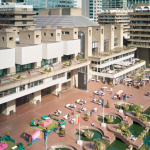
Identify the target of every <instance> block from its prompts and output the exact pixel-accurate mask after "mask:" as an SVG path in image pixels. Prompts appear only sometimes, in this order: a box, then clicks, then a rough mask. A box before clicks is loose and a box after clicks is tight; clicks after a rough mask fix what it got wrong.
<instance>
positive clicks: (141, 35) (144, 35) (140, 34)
mask: <svg viewBox="0 0 150 150" xmlns="http://www.w3.org/2000/svg"><path fill="white" fill-rule="evenodd" d="M129 36H139V37H150V34H147V33H146V34H143V33H138V34H132V33H130V34H129Z"/></svg>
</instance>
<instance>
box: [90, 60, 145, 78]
mask: <svg viewBox="0 0 150 150" xmlns="http://www.w3.org/2000/svg"><path fill="white" fill-rule="evenodd" d="M145 65H146V62H145V61H143V60H141V61H140V62H137V63H135V64H133V65H130V66H128V67H126V68H124V69H120V70H119V71H117V72H114V73H104V72H94V71H93V72H92V74H93V75H97V76H101V77H107V78H111V79H115V78H118V77H120V76H122V75H124V74H127V73H129V72H131V71H133V70H136V69H138V68H140V67H142V66H145Z"/></svg>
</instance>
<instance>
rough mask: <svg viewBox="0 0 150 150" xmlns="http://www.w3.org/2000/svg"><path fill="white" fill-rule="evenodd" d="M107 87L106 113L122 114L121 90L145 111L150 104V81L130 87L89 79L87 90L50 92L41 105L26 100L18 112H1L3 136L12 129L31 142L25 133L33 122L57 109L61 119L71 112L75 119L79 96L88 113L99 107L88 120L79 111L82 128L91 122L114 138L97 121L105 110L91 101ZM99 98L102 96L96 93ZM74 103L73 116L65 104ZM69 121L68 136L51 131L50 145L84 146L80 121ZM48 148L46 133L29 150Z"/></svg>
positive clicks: (21, 139) (0, 132) (13, 134)
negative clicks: (79, 142) (118, 95)
mask: <svg viewBox="0 0 150 150" xmlns="http://www.w3.org/2000/svg"><path fill="white" fill-rule="evenodd" d="M103 86H107V89H106V90H105V91H104V92H105V95H104V96H102V98H103V99H104V104H105V105H106V103H107V100H108V101H109V103H110V107H109V108H105V112H107V113H114V114H119V113H118V109H116V108H115V105H114V104H116V103H117V102H120V100H118V99H116V100H114V99H113V97H114V94H115V93H116V92H118V90H123V91H124V92H125V93H126V94H127V95H128V94H132V98H128V99H127V102H129V103H138V104H141V105H142V106H143V108H144V110H146V109H147V108H148V107H149V105H150V98H149V97H148V96H145V94H146V93H147V91H149V87H150V85H149V83H148V84H147V85H145V86H143V87H141V88H140V89H136V88H134V87H128V86H125V85H123V84H119V85H116V86H114V87H111V86H110V85H107V84H103V83H98V82H95V81H91V82H88V90H87V91H83V90H79V89H77V88H73V89H70V90H68V91H66V92H64V93H62V94H60V97H59V98H58V97H56V96H53V95H51V94H50V95H47V96H44V97H42V101H41V103H39V104H36V105H34V104H31V103H27V104H24V105H22V106H19V107H17V111H16V113H14V114H13V115H9V116H4V115H2V114H0V135H1V136H4V135H5V134H6V133H7V132H9V134H10V136H11V138H13V139H15V141H16V142H21V143H26V145H28V143H27V142H26V141H25V139H24V132H25V131H26V130H27V129H28V128H29V126H30V122H31V121H32V120H37V119H38V118H39V117H41V116H43V115H48V114H51V113H53V112H54V111H56V110H60V111H62V113H61V114H60V115H59V117H60V118H63V117H64V116H65V115H67V114H70V118H71V119H73V118H75V116H76V115H77V114H79V113H78V112H77V110H78V108H81V107H82V105H80V104H77V103H75V102H76V101H77V100H78V99H81V100H82V99H83V100H86V104H84V106H83V107H84V108H86V112H88V111H91V110H93V108H95V107H96V108H97V112H93V114H92V116H91V117H90V119H89V121H85V120H84V119H83V118H84V115H85V113H86V112H82V113H80V116H81V117H80V126H81V128H84V127H91V124H92V123H93V122H94V123H95V127H97V128H99V129H100V130H101V131H103V133H104V135H103V136H104V137H113V136H114V135H113V133H112V132H109V131H108V130H107V129H106V128H104V127H102V126H101V122H100V121H99V120H98V115H100V114H102V112H103V109H102V106H101V105H98V104H95V103H93V102H92V100H93V92H94V91H96V90H100V89H101V87H103ZM110 88H113V92H112V94H110V93H109V92H107V90H108V89H110ZM95 98H96V99H98V98H99V97H98V96H97V95H96V96H95ZM71 103H72V104H75V105H76V106H77V107H76V108H75V109H74V115H71V110H70V109H67V108H66V107H65V106H66V105H67V104H71ZM119 115H121V117H122V118H125V116H124V114H119ZM65 121H66V127H65V128H66V137H60V136H59V135H58V134H57V133H55V132H52V133H51V134H49V135H48V139H47V145H48V147H50V146H54V145H57V144H65V145H71V146H73V147H74V148H76V149H77V150H79V149H82V146H79V145H77V144H76V142H77V140H78V139H77V136H76V135H75V134H76V132H77V129H78V128H79V126H78V124H71V123H70V119H67V120H65ZM107 126H112V125H111V124H107ZM85 143H86V141H83V144H85ZM26 148H27V149H29V147H28V146H26ZM45 148H46V145H45V144H44V136H43V137H42V139H41V140H39V141H38V142H36V143H34V144H33V145H32V146H30V150H35V149H37V150H44V149H45Z"/></svg>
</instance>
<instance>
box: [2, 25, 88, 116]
mask: <svg viewBox="0 0 150 150" xmlns="http://www.w3.org/2000/svg"><path fill="white" fill-rule="evenodd" d="M0 36H1V40H0V45H1V46H2V47H1V49H0V76H1V77H0V110H1V113H3V114H6V115H8V114H11V113H13V112H15V111H16V107H17V106H19V105H22V104H24V103H27V102H32V103H34V104H36V103H38V102H40V101H41V96H44V95H46V94H48V93H51V94H54V95H57V94H58V92H60V91H61V92H63V91H64V90H66V89H69V88H71V87H74V86H75V87H78V69H80V68H82V67H85V66H88V65H89V63H90V62H89V61H87V62H85V61H83V62H82V61H77V60H76V56H77V54H78V53H79V52H80V47H81V44H80V39H78V28H61V27H58V29H51V27H50V26H43V27H42V29H41V31H40V30H33V29H30V28H28V29H24V30H22V31H20V34H19V39H20V40H19V43H17V44H15V40H14V38H15V32H14V31H13V30H12V31H10V30H8V29H5V30H3V31H1V33H0ZM35 54H36V55H35ZM33 56H34V57H33ZM8 60H9V61H8ZM65 62H68V64H69V66H68V67H67V66H64V64H65ZM70 63H71V64H72V65H70Z"/></svg>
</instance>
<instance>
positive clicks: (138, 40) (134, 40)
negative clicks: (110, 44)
mask: <svg viewBox="0 0 150 150" xmlns="http://www.w3.org/2000/svg"><path fill="white" fill-rule="evenodd" d="M128 41H133V42H146V43H150V40H141V39H129V40H128Z"/></svg>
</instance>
